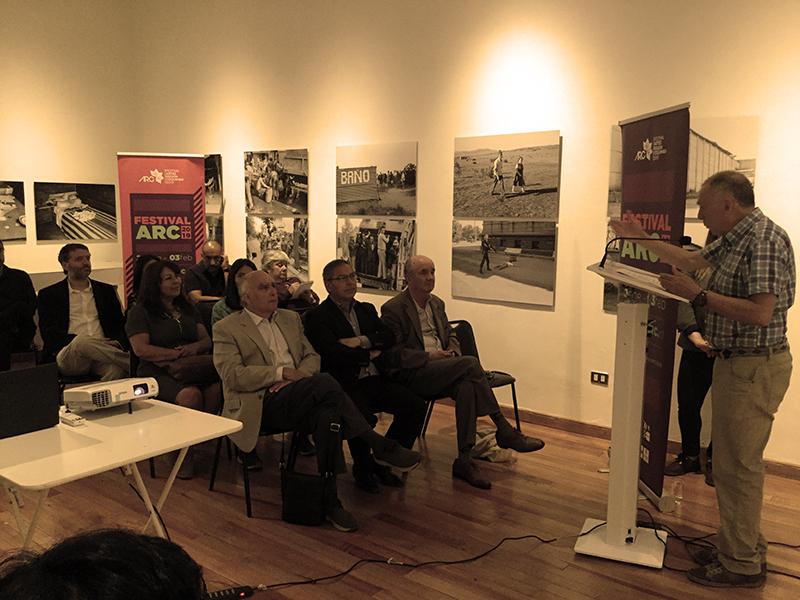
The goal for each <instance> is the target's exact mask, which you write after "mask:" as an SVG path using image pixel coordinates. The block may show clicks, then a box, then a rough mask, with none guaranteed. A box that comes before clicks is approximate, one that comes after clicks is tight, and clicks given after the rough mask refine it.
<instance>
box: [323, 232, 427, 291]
mask: <svg viewBox="0 0 800 600" xmlns="http://www.w3.org/2000/svg"><path fill="white" fill-rule="evenodd" d="M336 229H337V236H336V257H337V258H341V259H343V260H346V261H348V262H349V263H350V264H351V265H353V269H354V270H355V272H356V275H357V276H358V285H359V287H363V288H370V289H371V290H383V291H386V292H399V291H401V290H402V289H403V278H404V270H403V269H404V265H405V261H406V259H407V258H408V257H409V256H413V255H414V254H415V252H416V237H417V236H416V222H415V221H414V219H387V218H385V217H366V218H359V217H339V218H338V219H337V228H336Z"/></svg>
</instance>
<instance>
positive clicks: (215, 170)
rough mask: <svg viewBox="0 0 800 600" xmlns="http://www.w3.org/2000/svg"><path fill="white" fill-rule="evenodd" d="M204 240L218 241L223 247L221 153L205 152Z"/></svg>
mask: <svg viewBox="0 0 800 600" xmlns="http://www.w3.org/2000/svg"><path fill="white" fill-rule="evenodd" d="M205 163H206V176H205V182H206V183H205V187H206V192H205V196H206V240H208V241H215V242H219V245H220V246H222V247H223V248H224V247H225V233H224V231H223V227H222V216H223V215H224V214H225V196H224V195H223V193H222V155H221V154H206V160H205Z"/></svg>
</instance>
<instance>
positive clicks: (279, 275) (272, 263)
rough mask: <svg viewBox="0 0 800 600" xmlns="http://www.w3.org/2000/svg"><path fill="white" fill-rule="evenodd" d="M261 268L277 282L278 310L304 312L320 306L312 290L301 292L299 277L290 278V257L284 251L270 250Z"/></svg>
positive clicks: (317, 297) (265, 255)
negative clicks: (285, 309) (286, 309)
mask: <svg viewBox="0 0 800 600" xmlns="http://www.w3.org/2000/svg"><path fill="white" fill-rule="evenodd" d="M261 268H262V269H263V270H264V271H265V272H266V273H267V274H269V275H270V276H271V277H272V279H273V281H274V282H275V289H276V291H277V292H278V308H289V309H291V310H300V311H304V310H306V309H308V308H310V307H311V306H316V305H317V304H319V296H317V295H316V294H315V293H314V290H312V289H310V288H309V289H306V290H304V291H300V290H301V286H302V281H301V280H300V278H299V277H295V276H292V277H290V276H289V256H288V255H287V254H286V252H284V251H283V250H268V251H267V252H266V253H265V254H264V264H263V265H262V266H261Z"/></svg>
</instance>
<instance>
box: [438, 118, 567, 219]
mask: <svg viewBox="0 0 800 600" xmlns="http://www.w3.org/2000/svg"><path fill="white" fill-rule="evenodd" d="M560 180H561V136H560V134H559V132H558V131H541V132H536V133H514V134H508V135H488V136H479V137H463V138H456V140H455V156H454V159H453V216H454V217H455V218H469V217H472V218H490V217H495V218H498V217H500V218H503V217H507V218H528V219H536V220H537V221H558V198H559V186H560Z"/></svg>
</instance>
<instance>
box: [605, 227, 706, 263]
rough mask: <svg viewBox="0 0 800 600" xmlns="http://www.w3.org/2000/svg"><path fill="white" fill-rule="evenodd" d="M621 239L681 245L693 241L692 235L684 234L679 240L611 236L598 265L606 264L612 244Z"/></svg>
mask: <svg viewBox="0 0 800 600" xmlns="http://www.w3.org/2000/svg"><path fill="white" fill-rule="evenodd" d="M619 240H628V241H629V242H632V241H641V242H666V243H668V244H680V245H681V246H686V245H688V244H691V243H692V236H690V235H682V236H681V237H679V238H678V239H677V240H663V239H661V238H653V237H626V236H624V235H621V236H618V237H615V238H611V239H610V240H608V243H607V244H606V249H605V252H603V258H602V259H601V260H600V264H599V265H598V266H599V267H600V268H601V269H602V268H603V266H604V265H605V264H606V259H607V258H608V252H609V250H611V244H613V243H614V242H618V241H619Z"/></svg>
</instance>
